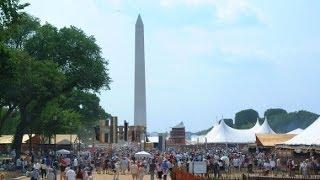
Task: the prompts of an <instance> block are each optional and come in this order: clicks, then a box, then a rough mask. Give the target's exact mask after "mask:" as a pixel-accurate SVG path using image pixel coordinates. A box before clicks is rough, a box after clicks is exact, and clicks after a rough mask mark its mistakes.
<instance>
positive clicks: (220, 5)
mask: <svg viewBox="0 0 320 180" xmlns="http://www.w3.org/2000/svg"><path fill="white" fill-rule="evenodd" d="M160 5H161V6H162V7H165V8H173V7H176V6H180V5H185V6H192V7H198V6H211V7H212V8H213V9H215V16H216V18H218V20H219V21H220V22H227V23H232V22H234V21H236V19H237V18H238V17H239V16H242V15H245V16H250V15H253V16H256V18H257V19H258V20H259V21H261V22H265V18H264V16H263V13H262V12H261V10H260V9H258V8H257V7H255V6H253V5H251V4H250V3H249V2H248V1H247V0H160Z"/></svg>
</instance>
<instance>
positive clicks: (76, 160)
mask: <svg viewBox="0 0 320 180" xmlns="http://www.w3.org/2000/svg"><path fill="white" fill-rule="evenodd" d="M78 164H79V163H78V159H77V158H74V160H73V167H74V169H76V170H77V169H78Z"/></svg>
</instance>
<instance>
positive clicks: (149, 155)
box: [134, 151, 152, 158]
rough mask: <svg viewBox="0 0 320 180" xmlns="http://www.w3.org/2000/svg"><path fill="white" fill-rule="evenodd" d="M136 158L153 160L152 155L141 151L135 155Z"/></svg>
mask: <svg viewBox="0 0 320 180" xmlns="http://www.w3.org/2000/svg"><path fill="white" fill-rule="evenodd" d="M134 157H136V158H152V155H151V154H150V153H148V152H145V151H140V152H137V153H135V154H134Z"/></svg>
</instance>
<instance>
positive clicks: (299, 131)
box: [287, 128, 303, 134]
mask: <svg viewBox="0 0 320 180" xmlns="http://www.w3.org/2000/svg"><path fill="white" fill-rule="evenodd" d="M302 132H303V129H301V128H297V129H294V130H292V131H290V132H287V134H300V133H302Z"/></svg>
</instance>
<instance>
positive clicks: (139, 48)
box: [134, 14, 147, 128]
mask: <svg viewBox="0 0 320 180" xmlns="http://www.w3.org/2000/svg"><path fill="white" fill-rule="evenodd" d="M146 116H147V115H146V78H145V63H144V32H143V22H142V19H141V16H140V14H139V16H138V19H137V22H136V34H135V74H134V125H135V126H144V127H145V128H146V126H147V118H146Z"/></svg>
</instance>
